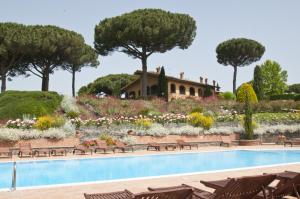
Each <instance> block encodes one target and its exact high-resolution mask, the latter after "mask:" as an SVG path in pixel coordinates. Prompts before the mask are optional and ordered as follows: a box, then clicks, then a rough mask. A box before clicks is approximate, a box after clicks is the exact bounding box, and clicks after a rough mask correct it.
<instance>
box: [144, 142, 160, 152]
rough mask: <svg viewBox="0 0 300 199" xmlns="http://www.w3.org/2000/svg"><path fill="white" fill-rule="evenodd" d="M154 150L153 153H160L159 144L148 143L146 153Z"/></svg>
mask: <svg viewBox="0 0 300 199" xmlns="http://www.w3.org/2000/svg"><path fill="white" fill-rule="evenodd" d="M152 149H154V150H155V151H160V149H161V144H159V143H156V142H150V143H148V146H147V151H149V150H152Z"/></svg>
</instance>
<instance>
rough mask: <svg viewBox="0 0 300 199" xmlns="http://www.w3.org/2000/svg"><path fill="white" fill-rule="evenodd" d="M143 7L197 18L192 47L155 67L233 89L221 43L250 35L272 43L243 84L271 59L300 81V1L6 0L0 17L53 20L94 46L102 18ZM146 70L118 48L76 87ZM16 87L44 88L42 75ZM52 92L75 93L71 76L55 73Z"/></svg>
mask: <svg viewBox="0 0 300 199" xmlns="http://www.w3.org/2000/svg"><path fill="white" fill-rule="evenodd" d="M139 8H161V9H164V10H168V11H171V12H178V13H186V14H189V15H191V16H192V17H193V18H194V19H195V20H196V22H197V36H196V38H195V40H194V42H193V44H192V45H191V46H190V47H189V48H188V49H187V50H179V49H173V50H172V51H169V52H167V53H164V54H153V55H152V56H151V57H150V58H149V60H148V68H149V70H154V69H155V68H156V67H157V66H165V69H166V73H167V74H168V75H173V76H179V73H180V72H185V77H186V78H187V79H190V80H195V81H199V77H200V76H203V77H207V78H208V80H209V82H210V83H211V82H212V80H216V81H217V82H218V83H219V84H220V86H221V87H222V90H223V91H226V90H229V91H231V90H232V76H233V69H232V67H230V66H222V65H220V64H218V62H217V60H216V53H215V49H216V46H217V45H218V44H219V43H220V42H222V41H224V40H227V39H230V38H235V37H246V38H251V39H254V40H257V41H259V42H260V43H262V44H263V45H264V46H265V47H266V52H265V54H264V56H263V57H262V59H261V60H260V61H258V62H256V63H254V64H252V65H250V66H246V67H244V68H239V70H238V79H237V83H238V85H239V84H241V83H243V82H245V81H249V80H251V78H252V75H253V68H254V66H255V65H256V64H261V63H263V62H264V61H265V60H267V59H271V60H275V61H277V62H278V63H279V64H280V65H281V66H282V68H283V69H285V70H287V71H288V76H289V77H288V83H290V84H291V83H297V82H300V81H299V74H300V67H299V56H300V37H299V36H300V20H299V19H300V12H299V10H300V1H299V0H286V1H283V0H243V1H241V0H226V1H225V0H223V1H221V0H151V1H150V0H148V1H146V0H119V1H117V0H106V1H104V0H85V1H83V0H77V1H75V0H59V1H53V0H26V1H18V0H2V1H1V2H0V21H1V22H8V21H10V22H18V23H23V24H53V25H57V26H60V27H62V28H66V29H71V30H74V31H77V32H79V33H80V34H82V35H83V36H84V38H85V40H86V42H87V43H88V44H90V45H93V35H94V27H95V25H96V24H98V23H99V22H100V20H102V19H104V18H108V17H113V16H116V15H120V14H122V13H125V12H130V11H132V10H135V9H139ZM140 68H141V63H140V61H139V60H137V59H136V60H134V59H132V58H130V57H128V56H127V55H125V54H122V53H119V52H115V53H113V54H112V55H111V56H107V57H102V56H101V57H100V66H99V67H98V68H97V69H92V68H86V69H83V71H82V72H80V73H78V74H77V81H76V84H77V85H76V88H77V89H78V88H79V87H80V86H82V85H86V84H87V83H89V82H91V81H93V80H94V79H96V78H98V77H100V76H103V75H107V74H113V73H129V74H132V73H133V72H134V71H135V70H137V69H140ZM7 84H8V85H7V87H8V89H10V90H39V89H40V87H41V79H39V78H36V77H35V76H31V77H29V78H26V79H25V78H23V77H18V78H14V79H13V81H12V82H8V83H7ZM50 90H54V91H57V92H60V93H64V94H69V95H71V74H70V73H68V72H66V71H55V73H54V75H51V77H50Z"/></svg>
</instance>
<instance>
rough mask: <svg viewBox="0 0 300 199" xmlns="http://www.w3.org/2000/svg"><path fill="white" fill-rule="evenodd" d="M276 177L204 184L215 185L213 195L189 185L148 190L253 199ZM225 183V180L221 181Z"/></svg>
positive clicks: (221, 198)
mask: <svg viewBox="0 0 300 199" xmlns="http://www.w3.org/2000/svg"><path fill="white" fill-rule="evenodd" d="M275 177H276V176H275V175H261V176H250V177H242V178H237V179H234V178H230V179H226V180H225V182H226V183H224V182H222V183H220V182H218V183H217V184H218V185H219V186H216V185H215V183H213V182H217V181H210V182H203V181H201V182H202V183H205V185H210V184H214V186H213V187H211V188H213V189H215V191H214V192H213V193H211V192H207V191H204V190H201V189H198V188H196V187H192V186H189V185H185V184H183V185H181V186H174V187H164V188H150V187H149V188H148V189H149V190H150V191H158V190H160V191H161V190H172V189H174V188H175V189H178V188H180V187H181V188H187V187H190V188H191V189H192V190H193V193H194V195H193V198H199V199H208V198H209V199H251V198H253V197H254V196H255V195H257V194H258V193H259V192H260V191H263V192H264V191H265V190H264V187H267V186H268V185H269V184H270V183H271V182H272V181H273V180H274V179H275ZM221 181H224V180H221Z"/></svg>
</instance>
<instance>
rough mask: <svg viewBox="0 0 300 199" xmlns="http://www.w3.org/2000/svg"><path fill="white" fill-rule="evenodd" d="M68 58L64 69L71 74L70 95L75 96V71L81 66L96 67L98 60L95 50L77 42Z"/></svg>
mask: <svg viewBox="0 0 300 199" xmlns="http://www.w3.org/2000/svg"><path fill="white" fill-rule="evenodd" d="M70 58H71V59H70V60H68V64H66V65H65V66H64V69H65V70H67V71H69V72H70V73H71V74H72V96H73V97H75V95H76V94H75V73H76V72H78V71H81V69H82V68H83V67H87V66H91V67H97V65H99V62H98V60H97V58H98V55H97V53H96V51H95V50H94V49H93V48H92V47H90V46H89V45H87V44H85V43H78V46H77V48H74V49H73V50H72V56H71V57H70Z"/></svg>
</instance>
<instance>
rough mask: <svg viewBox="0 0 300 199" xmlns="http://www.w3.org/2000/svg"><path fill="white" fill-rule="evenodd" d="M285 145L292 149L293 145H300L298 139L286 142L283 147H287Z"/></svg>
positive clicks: (299, 139)
mask: <svg viewBox="0 0 300 199" xmlns="http://www.w3.org/2000/svg"><path fill="white" fill-rule="evenodd" d="M287 145H290V146H291V147H293V146H294V145H300V138H294V139H290V140H286V141H285V142H284V146H287Z"/></svg>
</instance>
